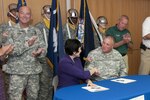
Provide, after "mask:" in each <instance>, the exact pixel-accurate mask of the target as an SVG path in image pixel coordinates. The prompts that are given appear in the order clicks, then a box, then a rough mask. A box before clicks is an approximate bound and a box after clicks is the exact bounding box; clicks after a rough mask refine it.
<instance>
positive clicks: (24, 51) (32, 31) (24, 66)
mask: <svg viewBox="0 0 150 100" xmlns="http://www.w3.org/2000/svg"><path fill="white" fill-rule="evenodd" d="M6 31H7V32H8V33H9V35H8V38H7V41H6V44H7V43H8V44H10V43H11V44H13V45H14V46H15V48H14V50H13V52H12V53H11V54H10V55H9V58H8V61H7V64H6V65H4V66H3V70H4V71H5V72H6V73H8V74H9V75H10V84H9V91H8V92H9V99H10V100H21V96H22V92H23V90H24V89H25V88H26V92H27V100H36V99H37V96H38V90H39V73H40V72H41V71H42V67H41V64H40V62H39V59H40V58H42V57H45V55H46V52H44V53H42V54H41V55H39V56H38V57H36V58H35V57H33V56H32V52H33V51H34V50H37V49H38V48H45V43H44V41H43V36H42V34H41V32H40V30H38V29H36V28H34V27H32V26H29V27H28V28H27V29H26V30H25V29H22V28H20V25H19V24H17V25H15V26H14V27H12V28H9V29H8V30H6ZM32 36H37V39H36V41H35V43H34V44H33V45H32V46H28V45H27V44H26V41H27V40H28V39H30V38H31V37H32Z"/></svg>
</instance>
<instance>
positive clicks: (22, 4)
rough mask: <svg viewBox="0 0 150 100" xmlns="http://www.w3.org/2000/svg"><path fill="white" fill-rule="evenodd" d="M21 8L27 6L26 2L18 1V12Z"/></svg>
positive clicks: (23, 0) (24, 0)
mask: <svg viewBox="0 0 150 100" xmlns="http://www.w3.org/2000/svg"><path fill="white" fill-rule="evenodd" d="M21 6H27V3H26V0H18V4H17V10H19V8H20V7H21Z"/></svg>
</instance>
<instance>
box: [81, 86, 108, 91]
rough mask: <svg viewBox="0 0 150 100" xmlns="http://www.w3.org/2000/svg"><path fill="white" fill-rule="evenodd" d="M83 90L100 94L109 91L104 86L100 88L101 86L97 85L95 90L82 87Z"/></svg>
mask: <svg viewBox="0 0 150 100" xmlns="http://www.w3.org/2000/svg"><path fill="white" fill-rule="evenodd" d="M82 89H85V90H88V91H90V92H99V91H105V90H109V88H106V87H103V86H99V85H97V86H96V87H94V88H92V87H90V86H84V87H82Z"/></svg>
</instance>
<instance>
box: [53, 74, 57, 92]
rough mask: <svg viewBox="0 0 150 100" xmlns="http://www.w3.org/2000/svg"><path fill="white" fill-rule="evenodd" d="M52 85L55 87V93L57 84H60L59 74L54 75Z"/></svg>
mask: <svg viewBox="0 0 150 100" xmlns="http://www.w3.org/2000/svg"><path fill="white" fill-rule="evenodd" d="M52 86H53V87H54V93H55V91H56V89H57V86H58V76H57V75H56V76H54V77H53V80H52Z"/></svg>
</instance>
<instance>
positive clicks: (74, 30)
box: [63, 23, 77, 42]
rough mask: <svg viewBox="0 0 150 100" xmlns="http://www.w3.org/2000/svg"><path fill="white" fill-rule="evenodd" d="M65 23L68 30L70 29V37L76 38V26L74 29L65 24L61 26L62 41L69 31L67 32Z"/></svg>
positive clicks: (65, 38)
mask: <svg viewBox="0 0 150 100" xmlns="http://www.w3.org/2000/svg"><path fill="white" fill-rule="evenodd" d="M67 25H68V27H69V31H70V36H71V39H75V38H76V34H77V27H76V28H75V29H72V28H71V27H70V26H69V24H68V23H67V24H65V25H64V26H63V34H64V42H65V41H66V40H67V39H69V35H68V34H69V33H68V30H67Z"/></svg>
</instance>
